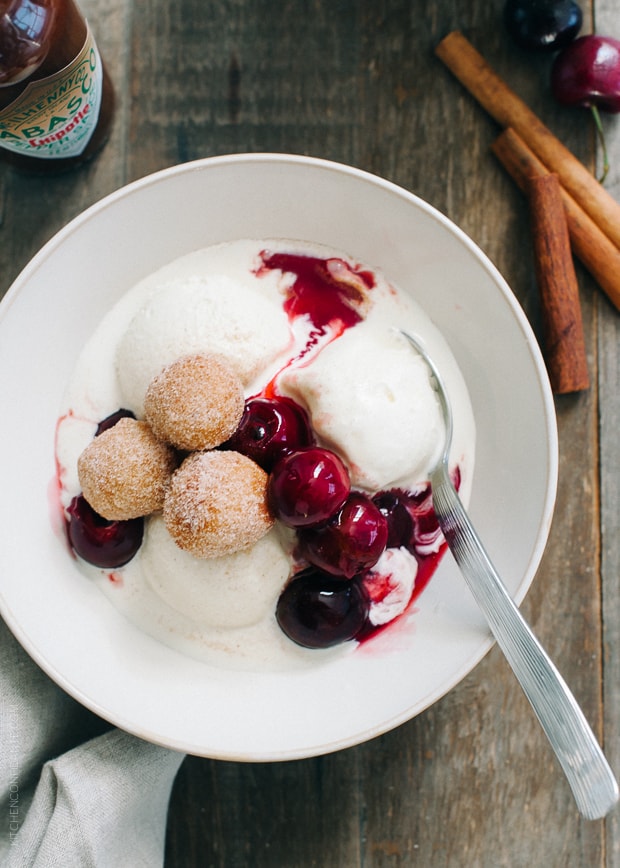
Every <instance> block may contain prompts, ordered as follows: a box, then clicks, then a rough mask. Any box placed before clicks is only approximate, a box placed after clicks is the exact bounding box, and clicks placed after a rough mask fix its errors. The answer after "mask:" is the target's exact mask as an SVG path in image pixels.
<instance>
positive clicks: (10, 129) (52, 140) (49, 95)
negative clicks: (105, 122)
mask: <svg viewBox="0 0 620 868" xmlns="http://www.w3.org/2000/svg"><path fill="white" fill-rule="evenodd" d="M102 91H103V67H102V65H101V57H100V56H99V51H98V50H97V46H96V44H95V40H94V39H93V36H92V34H91V32H90V28H89V27H88V25H87V28H86V42H85V43H84V46H83V47H82V50H81V51H80V53H79V54H78V56H77V57H76V58H75V60H73V61H72V62H71V63H69V64H68V65H67V66H65V68H64V69H61V70H60V71H59V72H56V73H54V75H50V76H48V77H47V78H41V79H39V80H38V81H34V82H32V83H31V84H29V85H28V86H27V87H26V89H25V90H24V91H22V93H21V94H20V95H19V96H18V97H17V99H16V100H14V102H12V103H11V104H10V105H8V106H7V107H6V108H5V109H3V110H2V111H0V147H3V148H7V149H8V150H9V151H13V152H14V153H17V154H23V155H25V156H28V157H39V158H41V159H43V160H57V159H62V158H65V157H77V156H79V155H80V154H81V153H82V151H83V150H84V148H85V147H86V145H87V144H88V142H89V140H90V137H91V136H92V134H93V132H94V130H95V127H96V126H97V120H98V118H99V109H100V108H101V96H102Z"/></svg>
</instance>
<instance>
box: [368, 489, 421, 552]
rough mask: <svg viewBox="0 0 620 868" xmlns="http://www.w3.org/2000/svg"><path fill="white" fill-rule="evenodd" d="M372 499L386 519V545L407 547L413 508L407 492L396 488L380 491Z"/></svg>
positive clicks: (409, 543)
mask: <svg viewBox="0 0 620 868" xmlns="http://www.w3.org/2000/svg"><path fill="white" fill-rule="evenodd" d="M373 501H374V503H375V505H376V506H377V508H378V509H379V510H380V511H381V513H382V514H383V516H384V517H385V520H386V524H387V530H388V539H387V547H388V548H400V547H401V546H404V547H405V548H409V547H410V545H411V542H412V540H413V510H412V509H411V504H410V495H409V494H408V492H406V491H401V490H400V489H397V488H393V489H391V490H390V491H380V492H379V493H378V494H375V496H374V497H373Z"/></svg>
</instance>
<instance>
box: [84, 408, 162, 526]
mask: <svg viewBox="0 0 620 868" xmlns="http://www.w3.org/2000/svg"><path fill="white" fill-rule="evenodd" d="M176 464H177V458H176V454H175V452H174V450H173V449H172V448H171V447H170V446H168V445H167V444H166V443H162V442H161V441H160V440H158V439H157V438H156V437H155V436H154V434H153V432H152V431H151V428H150V426H149V425H148V424H147V423H146V422H140V421H138V420H137V419H129V418H127V419H120V420H119V421H118V422H117V423H116V425H114V426H113V427H112V428H109V429H108V430H107V431H104V432H103V433H102V434H100V435H99V436H98V437H95V439H94V440H93V441H92V442H91V443H89V445H88V446H87V447H86V449H85V450H84V451H83V452H82V454H81V455H80V457H79V458H78V478H79V480H80V485H81V486H82V493H83V495H84V497H85V498H86V500H87V501H88V503H89V504H90V505H91V506H92V508H93V509H94V510H95V512H97V513H99V515H101V516H102V517H103V518H105V519H107V520H108V521H125V520H127V519H130V518H138V517H140V516H143V515H148V514H149V513H151V512H155V511H156V510H158V509H161V508H162V506H163V503H164V493H165V490H166V487H167V485H168V483H169V481H170V477H171V476H172V472H173V470H174V469H175V467H176Z"/></svg>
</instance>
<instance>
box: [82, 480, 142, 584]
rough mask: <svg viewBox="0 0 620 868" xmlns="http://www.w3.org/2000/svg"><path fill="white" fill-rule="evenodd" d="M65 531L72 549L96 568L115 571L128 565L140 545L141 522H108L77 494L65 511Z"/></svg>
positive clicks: (140, 519)
mask: <svg viewBox="0 0 620 868" xmlns="http://www.w3.org/2000/svg"><path fill="white" fill-rule="evenodd" d="M68 513H69V518H68V521H67V532H68V536H69V542H70V543H71V546H72V548H73V549H74V551H75V552H76V554H78V555H79V556H80V557H81V558H83V559H84V560H85V561H87V562H88V563H89V564H93V566H95V567H101V568H102V569H115V568H116V567H122V566H124V565H125V564H126V563H128V562H129V561H130V560H131V559H132V558H133V556H134V555H135V554H136V552H137V551H138V549H139V548H140V546H141V544H142V535H143V532H144V519H142V518H134V519H130V520H129V521H107V520H106V519H105V518H102V517H101V516H100V515H99V514H98V513H96V512H95V510H94V509H93V508H92V507H91V506H90V505H89V503H88V502H87V501H86V500H85V499H84V497H83V496H82V495H81V494H80V495H78V496H77V497H74V498H73V500H72V501H71V503H70V505H69V509H68Z"/></svg>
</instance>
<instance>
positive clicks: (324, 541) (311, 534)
mask: <svg viewBox="0 0 620 868" xmlns="http://www.w3.org/2000/svg"><path fill="white" fill-rule="evenodd" d="M387 539H388V525H387V521H386V519H385V517H384V515H383V514H382V513H381V512H380V510H379V508H378V507H377V506H376V505H375V504H374V503H373V502H372V500H371V499H370V497H368V496H367V495H365V494H362V493H361V492H358V491H355V492H352V493H351V494H350V495H349V497H348V498H347V499H346V501H345V503H344V505H343V506H342V507H341V508H340V509H339V510H338V512H337V513H336V515H335V516H333V517H332V518H331V519H330V520H329V521H328V522H327V524H325V525H322V526H321V527H318V528H302V529H301V530H299V532H298V540H299V554H300V555H301V557H303V558H305V559H306V560H307V561H308V562H309V563H311V564H314V566H315V567H319V568H320V569H322V570H325V572H327V573H331V575H334V576H344V577H345V578H347V579H351V578H353V576H355V575H357V574H358V573H361V572H362V571H363V570H367V569H369V568H370V567H372V566H374V564H376V563H377V561H378V560H379V558H380V557H381V555H382V553H383V551H384V550H385V546H386V543H387Z"/></svg>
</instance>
